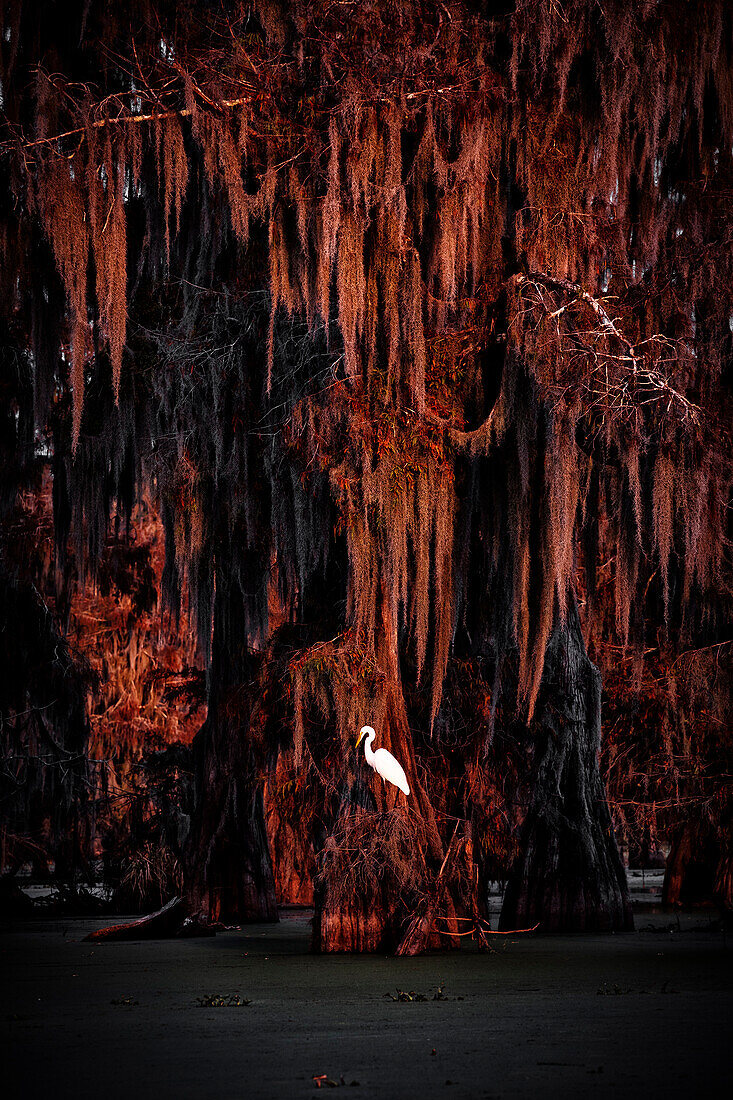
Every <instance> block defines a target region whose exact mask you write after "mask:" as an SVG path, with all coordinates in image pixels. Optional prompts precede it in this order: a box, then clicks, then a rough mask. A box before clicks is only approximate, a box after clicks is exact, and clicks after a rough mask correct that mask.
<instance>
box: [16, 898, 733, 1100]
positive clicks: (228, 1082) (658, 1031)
mask: <svg viewBox="0 0 733 1100" xmlns="http://www.w3.org/2000/svg"><path fill="white" fill-rule="evenodd" d="M104 923H110V922H109V921H104V922H102V921H91V920H67V921H54V922H50V921H49V922H42V921H36V922H31V923H27V924H25V925H18V926H15V927H14V928H11V929H6V930H5V931H3V932H2V933H1V934H0V982H1V983H2V1002H1V1008H0V1033H1V1034H2V1062H1V1063H0V1081H1V1083H0V1092H1V1093H2V1095H3V1096H4V1097H7V1098H9V1100H10V1098H12V1100H15V1098H16V1097H21V1096H22V1097H23V1100H29V1098H30V1100H36V1098H37V1097H44V1096H48V1097H53V1098H58V1100H62V1098H66V1097H69V1098H74V1100H88V1098H89V1100H91V1098H92V1097H94V1098H99V1100H117V1098H120V1100H147V1098H149V1097H156V1098H161V1100H162V1098H167V1097H175V1098H186V1100H187V1098H189V1097H190V1098H200V1100H209V1098H211V1100H214V1098H216V1100H219V1098H222V1100H223V1098H240V1097H241V1098H245V1097H254V1098H260V1097H262V1098H273V1100H275V1098H280V1097H283V1098H290V1097H309V1096H315V1095H316V1094H317V1095H319V1096H320V1095H324V1096H325V1095H326V1094H328V1095H331V1094H333V1095H342V1093H338V1094H337V1093H335V1092H332V1090H331V1089H328V1086H327V1085H326V1084H325V1082H324V1086H323V1087H324V1088H326V1089H327V1090H328V1091H327V1093H325V1092H321V1091H318V1092H317V1089H316V1085H315V1084H314V1081H313V1078H314V1076H320V1075H322V1074H325V1075H327V1077H328V1078H329V1079H330V1080H331V1081H334V1082H336V1083H337V1084H338V1086H339V1088H341V1089H342V1090H343V1094H344V1095H345V1096H349V1097H354V1100H359V1098H366V1097H383V1098H390V1097H395V1098H398V1097H405V1098H411V1097H415V1098H418V1100H425V1098H427V1097H432V1096H439V1097H446V1098H448V1100H458V1098H467V1097H533V1098H535V1097H555V1096H557V1097H566V1098H570V1097H585V1096H589V1095H590V1094H594V1095H601V1096H610V1095H612V1096H618V1097H622V1096H623V1097H643V1098H644V1100H647V1098H650V1097H657V1096H658V1097H676V1096H685V1097H696V1096H705V1095H709V1096H714V1097H717V1096H730V1095H733V1072H732V1068H731V1067H732V1066H733V996H732V993H733V941H730V940H729V942H728V943H726V941H725V940H724V937H723V935H722V934H721V933H720V932H717V931H714V930H713V928H712V926H711V925H710V921H709V918H708V916H707V915H705V914H702V915H700V914H688V915H687V916H685V917H683V918H682V920H681V921H680V922H679V923H678V921H677V920H676V919H675V918H670V917H669V916H668V915H653V914H644V913H642V914H639V915H637V928H638V929H639V930H638V931H637V932H635V933H633V934H630V935H626V936H608V937H601V936H553V937H546V936H545V937H539V936H536V935H535V936H529V937H513V936H501V937H499V936H497V937H495V938H494V940H493V948H494V949H493V951H491V952H485V953H481V954H479V953H477V952H476V951H475V950H473V949H469V950H461V951H456V952H453V953H450V954H441V955H432V956H427V957H421V958H417V959H395V958H385V957H382V956H376V957H374V956H372V957H363V956H362V957H359V956H327V957H317V956H313V955H310V954H308V938H309V927H308V921H307V918H306V917H305V916H303V915H302V914H301V915H296V916H292V915H291V916H289V917H287V918H286V919H285V920H283V921H282V922H281V923H280V924H278V925H252V926H249V927H245V928H243V929H242V930H231V931H228V932H224V933H220V934H219V935H218V936H216V938H212V939H195V940H163V941H155V942H139V943H109V944H105V945H102V944H90V943H84V942H82V940H83V937H84V936H85V935H86V933H87V932H89V931H90V930H91V929H93V928H97V927H100V926H101V925H103V924H104ZM669 927H671V928H672V930H671V931H669V930H667V929H668V928H669ZM441 986H443V997H444V998H447V999H440V1000H433V999H432V998H433V997H434V995H435V994H436V992H437V991H438V990H439V989H440V987H441ZM397 990H403V991H404V992H408V993H409V992H411V991H414V992H415V993H418V994H422V995H424V996H426V997H427V998H428V999H427V1000H424V1001H423V1000H415V1001H412V1002H403V1001H393V1000H391V999H390V998H389V996H386V994H392V995H393V996H394V995H395V994H396V991H397ZM210 996H216V997H222V998H230V997H232V998H234V999H237V998H238V999H240V1000H245V999H249V1000H250V1001H251V1004H249V1005H241V1006H232V1007H201V1006H200V1005H199V1003H198V1002H199V999H200V998H207V997H210ZM342 1078H343V1081H344V1084H343V1085H342V1084H341V1083H340V1082H341V1079H342ZM352 1082H358V1085H357V1084H352Z"/></svg>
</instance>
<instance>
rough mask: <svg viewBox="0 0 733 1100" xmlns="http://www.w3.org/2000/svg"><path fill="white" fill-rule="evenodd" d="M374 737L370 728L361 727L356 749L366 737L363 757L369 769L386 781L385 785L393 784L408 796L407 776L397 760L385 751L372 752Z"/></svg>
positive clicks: (374, 734)
mask: <svg viewBox="0 0 733 1100" xmlns="http://www.w3.org/2000/svg"><path fill="white" fill-rule="evenodd" d="M376 736H377V735H376V733H375V732H374V730H373V729H372V727H371V726H362V727H361V730H360V731H359V740H358V741H357V742H356V747H357V749H358V748H359V745H360V744H361V742H362V739H363V738H364V737H366V741H365V743H364V755H365V757H366V762H367V764H368V765H369V767H370V768H374V770H375V772H377V774H378V775H381V777H382V779H383V780H386V781H387V783H393V784H394V785H395V787H399V789H400V790H401V791H403V792H404V793H405V794H409V793H410V787H409V784H408V782H407V776H406V775H405V771H404V768H403V767H402V765H401V764H400V762H399V760H395V758H394V756H393V755H392V753H391V752H387V750H386V749H377V751H376V752H373V751H372V741H373V740H374V738H375V737H376Z"/></svg>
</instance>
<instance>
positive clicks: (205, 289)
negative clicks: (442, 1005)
mask: <svg viewBox="0 0 733 1100" xmlns="http://www.w3.org/2000/svg"><path fill="white" fill-rule="evenodd" d="M109 7H110V6H109V5H104V4H101V3H95V2H92V3H89V2H87V3H79V4H71V5H67V6H66V8H67V9H68V10H65V13H64V19H63V26H62V25H60V24H59V16H58V13H57V12H56V9H55V7H54V5H51V4H43V3H41V4H38V3H36V4H26V3H24V2H23V0H6V2H5V3H4V4H3V5H2V15H1V17H0V23H1V24H2V27H3V28H8V30H7V31H6V33H5V34H4V40H3V43H2V66H3V68H2V87H3V96H4V108H3V109H4V113H5V114H4V123H3V129H2V135H1V138H2V145H1V149H0V165H1V167H0V172H1V179H2V183H1V185H2V188H3V195H4V201H3V210H4V211H5V212H4V214H3V216H2V220H1V221H0V226H1V230H0V247H1V248H2V261H1V263H0V266H1V267H2V271H3V296H2V308H3V310H4V321H3V324H4V326H5V331H6V334H7V340H6V342H7V345H8V348H9V349H10V348H12V349H13V351H12V354H13V355H14V356H15V357H16V358H17V361H18V362H19V363H20V362H22V364H23V367H22V371H24V372H25V374H23V385H21V384H20V382H18V383H17V384H16V385H15V386H13V385H12V384H11V385H9V387H8V388H7V392H6V393H5V394H4V400H7V402H8V407H10V404H11V403H12V402H15V405H14V406H13V407H14V408H18V409H19V410H20V412H19V414H18V416H17V417H16V418H15V419H12V418H9V419H8V421H7V423H6V425H5V428H4V429H3V430H4V431H5V433H6V435H7V437H8V443H7V444H6V450H7V451H8V454H9V456H10V458H11V460H12V470H13V473H12V476H10V477H9V478H8V486H9V488H8V491H7V493H6V497H7V508H8V510H9V511H8V514H10V510H12V508H13V507H15V506H16V504H15V494H16V491H17V490H18V489H19V488H20V486H21V485H23V484H24V483H25V482H26V481H27V480H28V478H29V477H30V476H31V475H32V471H33V470H34V469H36V468H37V467H38V466H39V465H42V464H44V463H47V462H50V463H51V466H52V470H53V477H54V508H55V536H56V567H57V583H62V582H61V579H60V578H63V577H65V578H66V579H65V580H64V581H63V583H64V584H69V583H75V584H78V585H79V586H81V585H83V584H84V583H87V584H90V585H94V584H95V583H98V582H97V581H95V577H96V575H97V573H98V569H99V561H100V557H101V556H102V552H103V548H104V544H105V540H106V538H107V535H108V531H109V524H110V519H111V516H112V515H113V514H115V515H117V516H121V517H123V522H124V517H125V516H126V517H128V519H129V517H131V515H132V512H133V508H134V505H135V502H140V501H142V500H146V501H148V502H150V503H151V504H152V505H153V506H154V508H155V509H156V511H157V512H158V513H159V516H160V521H161V523H162V528H163V530H164V537H165V550H166V561H165V568H164V570H163V573H162V580H161V582H160V583H161V589H162V595H163V598H164V601H165V605H166V607H167V608H168V609H169V611H170V613H171V614H172V615H173V616H174V617H175V616H180V615H183V616H184V618H185V621H188V617H190V621H191V622H192V623H193V624H195V628H196V631H197V639H198V641H197V645H198V652H199V655H200V658H201V660H203V661H205V663H206V667H207V680H208V713H207V717H206V721H205V723H204V725H203V727H202V729H201V731H200V732H199V734H198V736H197V738H196V741H195V744H194V771H195V781H194V788H193V794H192V797H193V800H194V801H193V806H194V808H193V813H192V817H191V822H190V831H189V833H188V837H187V839H186V841H185V843H182V847H181V859H182V861H183V864H184V865H185V875H186V884H187V890H188V894H189V898H190V900H191V902H192V904H193V905H194V907H195V908H197V909H199V910H202V911H204V912H205V913H206V914H207V915H209V916H211V917H213V918H215V919H219V918H222V919H228V918H230V917H232V918H233V917H237V918H241V917H244V918H256V917H260V918H263V917H264V918H268V917H271V916H274V915H275V913H276V885H277V889H278V890H279V891H281V893H282V891H283V890H290V891H291V892H292V893H294V894H296V895H297V896H298V897H301V896H306V895H308V893H309V892H308V889H306V888H305V887H303V882H304V881H305V880H306V879H307V880H309V881H310V882H312V883H313V890H314V897H315V903H316V909H317V920H316V930H315V940H316V946H317V947H318V948H320V949H322V950H344V949H346V950H348V949H355V950H375V949H377V948H378V947H382V946H384V945H390V946H392V947H396V948H398V949H399V950H401V951H402V952H406V953H411V952H415V951H419V950H422V949H423V948H424V947H426V946H427V945H429V944H434V943H438V942H441V940H442V941H446V942H450V939H451V935H455V934H456V933H457V932H458V921H459V918H471V919H474V920H476V921H477V922H478V921H480V920H481V919H482V917H483V915H484V914H485V904H486V898H485V886H486V882H487V881H488V879H489V878H491V877H496V876H499V877H505V875H506V874H507V873H508V874H509V877H510V888H509V890H508V893H507V899H506V902H505V908H504V914H503V918H502V919H503V923H504V925H505V926H507V927H526V926H528V925H529V924H533V923H535V922H539V923H540V925H541V926H542V927H544V928H547V929H563V928H565V929H567V928H571V929H609V930H611V929H623V928H626V927H628V926H629V924H630V908H629V903H628V895H627V892H626V886H625V879H624V875H623V869H622V867H621V863H620V857H619V855H618V851H617V848H616V843H615V840H614V836H613V828H612V822H611V817H610V815H609V810H608V807H607V804H606V794H605V791H604V784H603V780H602V777H601V772H600V770H599V762H598V753H599V750H600V747H601V680H600V678H599V672H598V669H597V668H596V667H595V665H594V664H593V663H592V662H591V660H590V658H589V656H588V650H590V652H591V655H592V656H593V657H594V659H595V660H596V661H597V662H600V663H601V665H602V671H603V672H604V673H606V672H608V673H611V665H612V662H609V660H608V653H609V652H610V650H609V649H608V648H607V647H613V646H616V647H618V648H617V649H616V650H615V652H618V653H619V654H622V655H623V660H624V661H628V662H629V663H630V666H631V665H636V669H637V673H636V675H637V681H636V683H637V684H638V682H639V679H640V678H643V675H644V673H643V668H644V661H645V660H646V658H647V657H648V654H649V653H650V652H654V653H655V654H657V653H659V654H661V652H662V651H664V653H665V654H667V655H668V656H667V657H666V658H665V659H667V660H671V661H674V660H676V659H677V658H676V656H675V655H676V654H678V653H679V654H681V653H682V652H683V651H688V650H690V651H694V650H697V649H703V648H704V647H706V646H713V645H719V646H720V647H721V651H722V652H725V653H726V654H727V652H728V651H727V650H726V649H725V644H726V642H727V640H729V639H727V637H726V630H729V622H730V618H729V615H730V603H731V570H730V501H731V463H730V449H729V430H728V424H729V419H727V418H728V417H729V413H730V356H731V316H733V290H732V289H731V288H732V287H733V249H732V248H731V204H730V194H731V187H732V186H733V161H732V154H731V149H732V148H733V24H732V19H731V12H730V10H729V6H728V5H727V4H726V3H725V2H724V0H713V2H711V3H709V4H706V5H704V6H703V9H704V10H701V9H700V7H699V6H698V5H693V4H687V3H683V2H680V3H672V4H667V5H659V4H657V3H654V2H652V0H649V2H647V3H639V4H635V5H628V4H625V3H620V2H616V0H604V2H603V3H597V2H595V0H593V2H591V0H571V2H567V3H564V4H563V5H559V4H556V3H549V2H547V0H522V2H521V3H516V4H513V3H509V4H491V3H484V4H470V3H467V2H462V0H447V2H437V0H406V2H405V3H401V4H392V3H387V2H384V3H382V2H376V3H373V4H368V5H364V4H357V3H353V4H350V3H349V4H333V3H330V2H328V0H323V2H320V0H311V2H306V0H298V2H297V3H287V4H286V3H284V2H283V3H280V2H279V0H257V2H256V3H254V4H250V3H238V2H236V0H231V2H228V3H224V4H222V5H217V6H212V7H211V8H208V7H205V8H204V9H203V10H199V8H198V7H197V6H196V5H192V4H189V3H188V2H186V3H183V4H181V3H178V4H172V3H167V2H166V0H160V2H157V3H156V2H154V0H139V2H138V3H136V4H135V5H134V9H135V10H134V13H133V12H132V11H131V10H129V6H124V7H125V11H124V12H122V11H121V10H118V9H117V8H116V7H115V8H114V10H112V11H110V10H108V9H109ZM194 13H195V14H194ZM8 354H10V352H9V353H8ZM21 373H22V372H21ZM21 429H22V431H21ZM22 432H24V433H25V434H22ZM118 522H119V520H118ZM69 539H71V541H72V543H73V545H74V547H75V552H74V560H75V562H76V578H75V580H74V581H73V582H72V581H70V580H69V568H70V567H69V558H68V554H67V545H68V543H69ZM2 567H3V570H4V571H5V573H6V574H7V575H8V576H10V575H11V572H12V566H11V564H10V560H9V558H8V556H7V554H5V552H3V558H2ZM179 621H180V619H179ZM684 667H685V668H689V676H690V678H691V682H692V681H694V677H695V672H694V669H693V668H692V666H691V665H690V666H688V665H685V666H684ZM702 667H703V666H701V668H702ZM628 683H629V690H632V679H631V677H630V678H629V681H628ZM633 690H636V689H635V688H634V689H633ZM670 690H672V689H671V687H670ZM686 690H687V689H686ZM689 690H690V692H691V694H690V695H689V707H692V706H693V703H692V699H693V698H696V696H695V693H694V690H693V689H692V688H690V689H689ZM711 698H712V700H713V701H712V703H711V707H712V712H711V713H712V714H713V717H712V718H711V721H723V720H724V716H725V715H726V714H728V713H729V702H730V700H729V695H728V694H727V692H726V690H721V691H720V692H718V693H717V694H716V693H714V694H713V696H712V697H711ZM685 705H687V704H685ZM683 710H684V707H683ZM685 713H687V712H686V711H685ZM365 722H368V723H369V724H370V725H373V726H374V727H375V728H376V729H377V732H378V735H379V739H380V743H381V744H382V745H384V746H385V747H387V748H389V749H390V750H391V751H393V752H394V753H395V755H396V756H397V757H398V758H399V759H400V761H401V762H402V764H403V766H404V768H405V771H406V773H407V776H408V781H409V783H410V786H411V788H412V791H413V794H412V796H411V798H410V800H409V802H408V803H407V805H406V806H405V805H404V804H403V803H400V804H398V806H397V807H396V808H394V809H393V808H392V807H391V805H388V797H389V792H384V791H382V790H380V789H377V788H376V787H375V786H374V785H373V784H372V782H371V777H370V775H369V774H368V773H367V771H366V770H365V768H364V766H363V761H361V760H360V758H359V757H358V756H357V755H356V754H355V752H354V740H355V735H356V732H357V731H358V729H359V727H360V726H361V725H362V724H363V723H365ZM636 732H637V736H638V737H639V738H641V739H642V740H645V739H648V738H650V737H651V735H650V733H649V731H647V730H637V731H636ZM655 736H656V734H655ZM650 743H651V742H650ZM505 765H506V772H505V773H504V774H503V773H502V768H503V767H504V766H505ZM509 774H510V775H511V781H509V778H508V775H509ZM615 793H616V795H618V792H615ZM616 801H617V803H618V806H619V807H620V806H621V803H622V801H623V799H621V798H617V799H616ZM497 806H501V807H503V819H502V820H503V821H504V823H505V824H504V825H501V826H500V825H499V824H498V820H499V818H500V817H501V815H498V814H497ZM616 812H617V816H616V823H617V825H618V824H622V822H626V816H623V815H622V816H621V817H619V816H618V811H616ZM726 815H727V816H726ZM730 820H731V815H730V803H729V802H728V804H727V808H724V809H722V810H721V811H720V814H719V818H718V824H719V826H720V828H719V831H718V834H716V835H718V841H717V843H719V848H720V853H721V855H720V859H721V861H723V862H724V861H725V860H726V859H729V855H728V854H726V853H728V852H729V847H726V845H728V844H729V842H728V841H726V840H724V839H723V840H721V839H720V838H721V837H725V836H726V835H728V834H726V832H725V830H726V829H728V831H729V829H730ZM266 822H267V825H266ZM268 834H269V840H268ZM272 855H274V856H275V860H276V867H275V869H274V870H273V865H272V858H271V857H272ZM502 861H503V862H502ZM723 862H721V868H722V869H720V870H719V877H720V876H722V877H721V881H724V882H726V883H728V886H726V887H725V889H727V890H728V892H729V884H730V880H731V876H730V873H729V870H728V871H726V870H725V868H724V867H723ZM296 864H297V866H296ZM725 866H726V867H727V866H728V864H726V865H725ZM304 868H305V870H303V869H304ZM726 875H727V877H726ZM285 883H290V884H291V885H290V886H287V887H286V886H285V885H284V884H285ZM303 890H305V894H302V893H301V892H302V891H303ZM291 900H294V898H293V897H291Z"/></svg>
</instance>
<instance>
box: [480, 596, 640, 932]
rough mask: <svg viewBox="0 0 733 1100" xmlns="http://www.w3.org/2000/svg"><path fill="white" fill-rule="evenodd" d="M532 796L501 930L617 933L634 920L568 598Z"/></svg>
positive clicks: (539, 718)
mask: <svg viewBox="0 0 733 1100" xmlns="http://www.w3.org/2000/svg"><path fill="white" fill-rule="evenodd" d="M532 729H533V730H535V731H536V732H535V735H534V749H533V755H534V759H535V762H536V764H535V772H534V775H533V778H532V796H531V803H530V806H529V808H528V812H527V816H526V819H525V821H524V825H523V829H522V837H521V845H520V856H519V858H518V860H517V861H516V863H515V865H514V867H513V868H512V871H511V873H510V877H509V882H508V885H507V891H506V895H505V898H504V904H503V907H502V912H501V921H500V928H501V929H503V930H510V929H514V928H517V929H518V928H532V927H534V926H535V925H539V928H540V930H542V931H546V932H617V931H627V930H631V929H632V928H633V917H632V913H631V903H630V899H629V892H628V886H627V883H626V873H625V871H624V867H623V863H622V860H621V856H620V853H619V851H618V847H617V845H616V839H615V836H614V832H613V825H612V822H611V816H610V812H609V809H608V804H607V801H606V793H605V789H604V785H603V780H602V778H601V774H600V770H599V766H598V752H599V749H600V739H601V677H600V673H599V672H598V669H597V668H596V667H595V665H594V664H593V663H592V662H591V660H590V659H589V657H588V655H587V652H586V649H585V643H584V641H583V635H582V631H581V626H580V618H579V615H578V609H577V605H576V602H575V599H574V597H573V598H571V599H570V601H569V605H568V610H567V616H566V620H565V622H564V623H562V622H560V621H559V618H556V622H555V627H554V630H553V635H552V637H551V639H550V643H549V646H548V649H547V655H546V658H545V667H544V675H543V683H542V688H541V691H540V697H539V700H538V706H537V710H536V717H535V720H534V722H533V724H532Z"/></svg>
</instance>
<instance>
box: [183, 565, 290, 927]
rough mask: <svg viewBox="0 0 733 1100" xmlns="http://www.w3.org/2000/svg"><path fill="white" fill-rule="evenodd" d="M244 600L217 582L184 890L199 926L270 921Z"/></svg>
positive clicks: (273, 913)
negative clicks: (204, 921) (206, 705)
mask: <svg viewBox="0 0 733 1100" xmlns="http://www.w3.org/2000/svg"><path fill="white" fill-rule="evenodd" d="M246 638H247V615H246V606H245V601H244V598H243V595H242V592H241V590H240V588H239V585H238V584H237V583H236V582H233V583H226V580H225V578H224V577H223V576H222V578H221V580H220V582H219V584H218V587H217V595H216V602H215V608H214V632H213V638H212V660H211V677H210V684H211V687H210V692H209V714H208V717H207V720H206V722H205V723H204V725H203V726H202V728H201V729H200V730H199V732H198V734H197V735H196V738H195V740H194V743H193V750H194V761H195V788H196V789H195V806H196V810H195V813H194V817H193V821H192V825H191V833H190V836H189V840H188V845H187V851H186V871H187V876H186V890H187V895H188V901H189V905H190V908H191V910H192V912H194V913H196V914H200V915H201V916H202V917H203V918H204V919H210V920H225V921H234V920H236V921H276V920H277V919H278V918H277V903H276V900H275V880H274V876H273V872H272V863H271V859H270V850H269V844H268V839H267V830H266V827H265V814H264V797H263V787H264V778H263V772H264V768H263V765H262V761H261V760H260V759H259V756H260V753H259V752H258V746H257V745H255V744H254V743H253V739H252V736H251V729H250V712H249V711H250V705H251V699H250V696H249V693H248V691H247V685H248V684H249V683H250V682H251V680H252V676H253V671H254V670H253V660H252V657H251V656H250V655H249V654H248V652H247V647H246V643H245V639H246Z"/></svg>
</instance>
